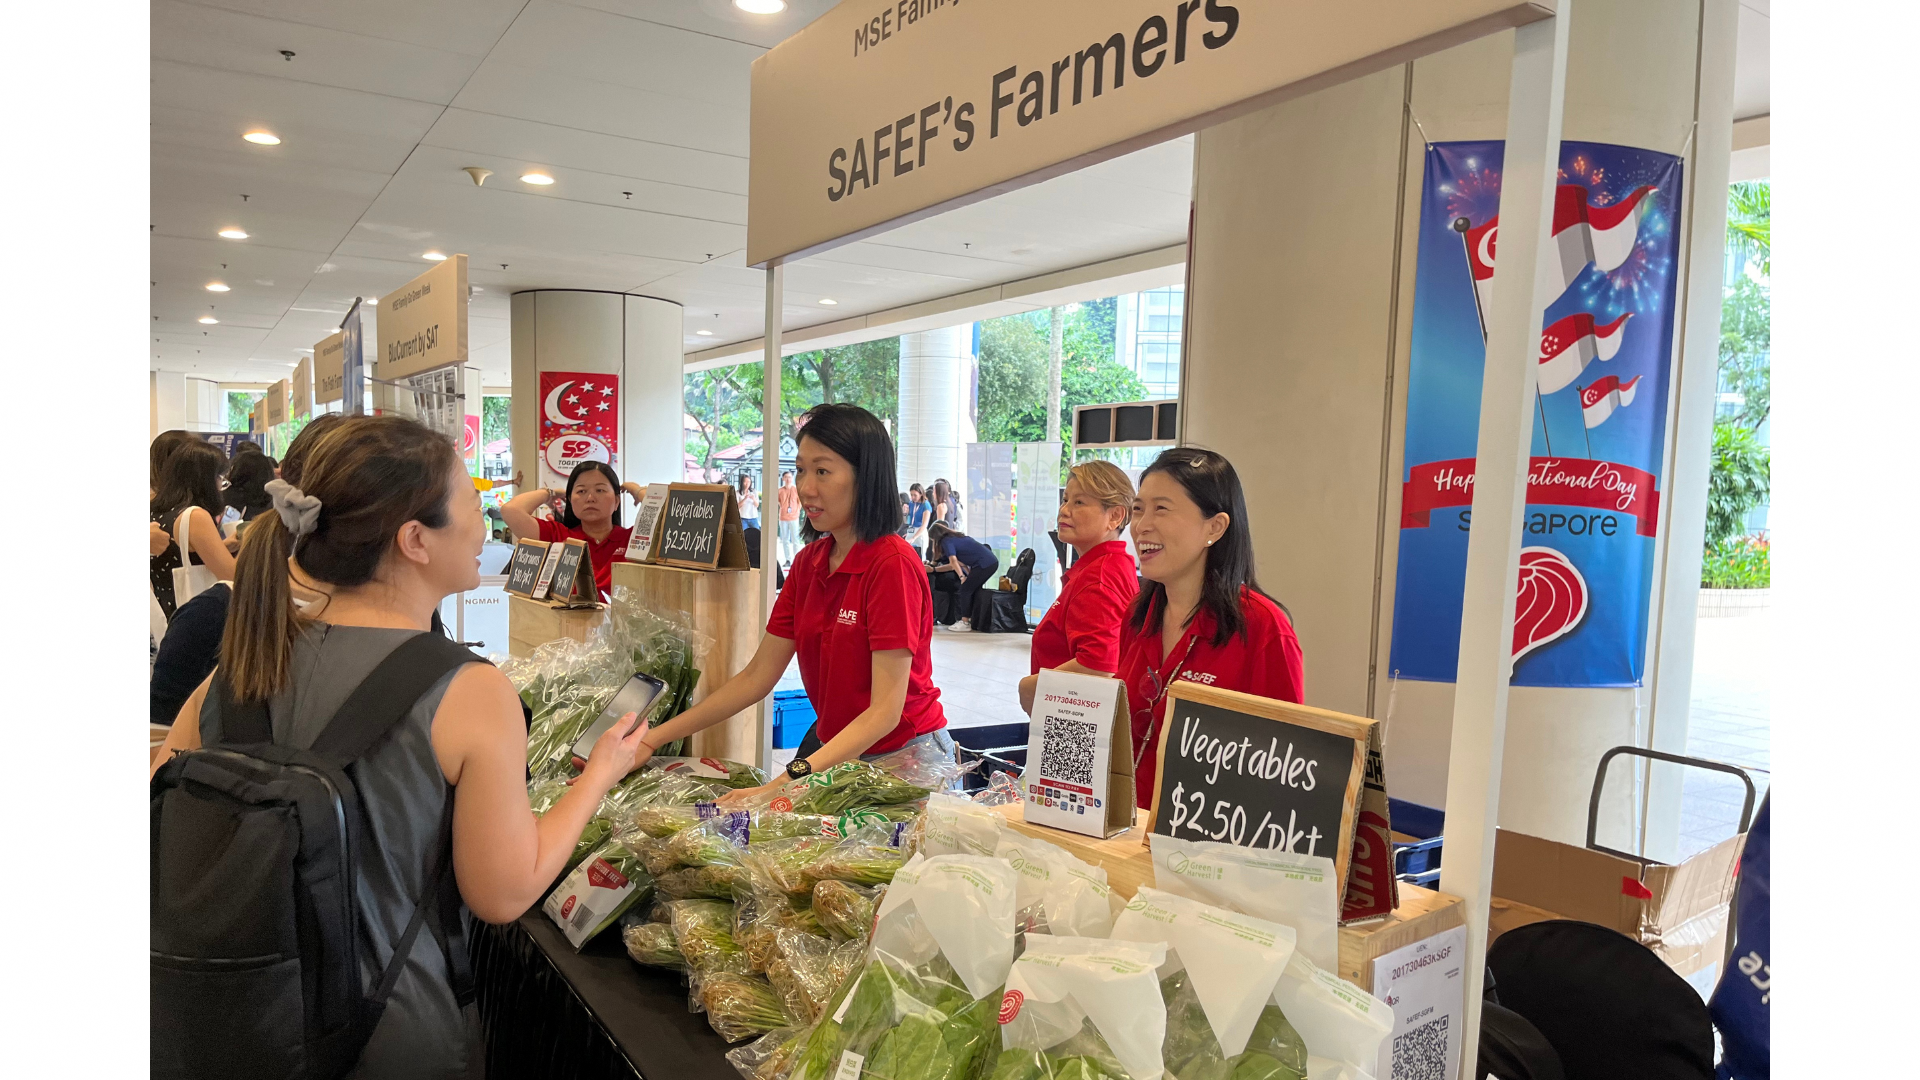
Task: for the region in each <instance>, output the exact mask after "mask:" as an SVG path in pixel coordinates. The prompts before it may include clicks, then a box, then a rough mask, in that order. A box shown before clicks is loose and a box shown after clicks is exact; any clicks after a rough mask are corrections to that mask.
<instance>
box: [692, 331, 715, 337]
mask: <svg viewBox="0 0 1920 1080" xmlns="http://www.w3.org/2000/svg"><path fill="white" fill-rule="evenodd" d="M694 333H696V334H698V335H700V336H701V337H712V336H713V331H711V330H695V331H694Z"/></svg>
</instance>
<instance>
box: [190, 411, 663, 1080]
mask: <svg viewBox="0 0 1920 1080" xmlns="http://www.w3.org/2000/svg"><path fill="white" fill-rule="evenodd" d="M302 481H303V483H304V484H305V485H306V487H305V489H304V490H302V489H301V488H300V487H296V486H294V485H291V484H288V483H287V482H286V481H284V480H282V481H279V482H276V484H275V485H274V487H273V489H272V490H273V492H274V509H275V511H276V512H275V513H273V514H268V515H264V516H263V517H261V518H260V519H259V520H258V521H256V522H255V523H254V524H252V525H250V526H248V532H247V536H246V543H245V544H244V545H243V546H242V548H241V552H242V555H241V566H240V573H239V576H238V577H237V578H236V579H235V581H234V603H233V607H232V612H231V615H230V618H231V621H232V626H231V628H230V629H231V632H230V633H229V634H228V635H227V637H226V641H225V644H224V646H223V649H222V653H221V657H220V666H219V672H218V676H217V677H219V678H222V679H224V680H225V682H226V684H227V685H228V686H229V687H230V688H231V691H232V695H233V700H236V701H240V702H265V703H266V705H267V709H268V716H269V721H270V724H271V730H272V733H273V738H274V741H275V742H276V743H280V744H284V745H296V746H304V745H310V744H311V743H312V742H313V740H314V739H315V737H316V736H317V735H318V734H319V732H320V730H321V729H322V728H323V727H324V726H325V725H326V724H327V722H328V720H329V719H330V718H331V717H332V715H333V712H334V711H335V710H336V709H337V708H338V707H339V706H340V704H341V703H342V702H344V701H345V700H346V699H347V697H348V696H349V695H350V694H351V693H352V691H353V689H354V688H355V687H356V686H357V685H358V684H359V683H360V682H362V681H363V680H364V679H365V678H366V677H367V676H368V675H369V674H371V673H372V672H373V671H374V670H375V669H376V668H377V667H378V666H379V665H380V663H381V662H382V661H384V660H385V659H386V658H387V657H388V656H389V655H391V654H392V653H393V650H395V649H397V648H399V647H400V646H401V645H402V644H403V643H405V642H407V641H409V640H411V639H412V638H414V637H415V636H417V635H419V634H421V633H424V632H427V626H428V621H429V618H430V616H431V613H432V612H433V611H435V610H437V609H438V608H439V606H440V602H441V601H442V600H443V599H444V598H446V597H447V596H450V595H452V594H454V593H457V592H463V591H467V590H470V589H474V588H477V587H478V586H479V584H480V568H479V563H480V549H481V545H482V543H483V542H484V540H485V534H484V532H483V530H482V521H481V517H480V494H479V492H477V491H475V490H474V487H473V482H472V480H471V479H470V478H469V477H468V476H467V472H466V468H465V466H464V464H463V463H462V462H461V461H460V458H459V455H458V454H457V452H456V451H455V450H454V448H453V446H452V444H451V443H450V442H449V441H448V440H447V439H446V438H444V437H442V436H440V435H438V434H435V433H434V432H432V431H429V430H428V429H426V428H425V427H422V426H421V425H419V424H417V423H414V422H413V421H411V420H407V419H403V418H401V417H398V416H356V417H352V418H350V419H348V420H347V421H345V422H344V423H343V424H342V425H341V426H340V427H338V428H337V429H335V430H334V431H331V432H329V433H327V435H326V436H325V437H324V438H322V439H320V440H319V442H318V444H317V445H315V446H314V447H313V448H312V452H311V454H310V455H309V456H308V458H307V461H306V464H305V469H304V471H303V473H302ZM296 558H297V559H298V560H299V563H300V565H302V566H304V567H306V568H307V570H308V572H309V573H311V574H313V575H314V576H315V577H316V578H317V579H318V580H319V581H321V582H322V583H324V584H325V586H326V587H327V589H328V591H329V599H328V600H327V603H326V605H325V608H324V610H323V611H322V612H319V613H317V614H318V616H319V617H313V616H309V615H307V614H304V613H302V612H300V611H298V610H296V609H295V608H294V607H293V606H292V605H291V604H289V603H288V602H287V597H288V582H287V567H288V565H289V564H290V563H291V562H292V561H293V560H294V559H296ZM322 619H324V621H322ZM212 683H213V679H212V678H209V679H208V680H207V682H205V683H202V684H201V686H200V688H199V689H197V690H195V691H194V693H193V695H192V696H191V697H190V698H188V700H187V703H186V705H185V706H184V707H183V708H182V709H181V711H180V716H179V719H178V720H177V721H176V722H175V723H174V725H173V729H172V731H170V732H169V733H168V735H167V741H166V744H165V745H164V746H163V747H162V748H161V752H160V753H159V754H158V755H156V756H155V758H154V763H153V769H154V771H157V770H158V769H159V768H160V766H161V765H163V764H164V763H166V761H167V760H169V759H170V758H171V757H172V756H173V753H174V752H176V751H181V750H193V749H198V748H200V747H202V746H205V745H218V744H219V742H220V741H221V737H222V733H223V730H224V726H223V717H222V715H221V712H222V709H221V703H222V702H221V695H218V694H214V693H211V692H210V691H211V688H212ZM646 733H647V727H646V725H645V724H643V723H637V722H636V717H635V716H634V715H633V714H632V713H628V714H627V715H626V716H624V717H622V718H621V719H620V721H619V722H618V723H616V724H615V725H614V726H613V728H612V729H611V730H610V731H608V732H607V733H606V734H605V735H603V736H601V738H600V740H599V741H598V742H597V743H595V744H594V747H593V750H592V752H591V753H590V754H589V756H588V758H587V764H586V769H585V770H584V771H583V772H582V773H581V775H580V777H579V779H578V780H577V781H576V782H575V783H574V784H573V785H572V787H570V788H569V789H568V790H567V792H566V793H565V794H564V795H563V796H562V797H561V798H560V801H559V802H558V803H557V804H555V806H554V807H553V808H552V809H551V810H548V811H547V812H546V813H545V814H542V815H539V816H537V817H536V816H535V815H534V813H533V811H532V808H531V807H530V805H529V803H528V801H527V782H526V768H527V735H526V726H525V722H524V721H523V719H522V714H521V711H520V700H519V696H518V694H516V693H515V691H514V688H513V684H512V683H510V682H508V681H507V679H506V677H505V676H504V675H502V674H501V673H500V671H499V669H497V668H495V667H494V666H493V665H491V664H488V663H485V662H483V661H480V660H479V659H478V658H477V657H476V658H475V659H474V662H473V663H469V664H463V665H461V666H460V667H458V668H456V669H455V670H453V671H452V672H450V673H449V674H447V675H446V676H445V677H443V678H442V679H441V680H440V681H439V682H438V683H436V684H435V685H434V686H433V687H432V688H431V689H429V690H428V691H427V692H426V693H425V694H423V695H421V696H420V698H419V699H418V700H416V701H415V702H414V703H413V706H412V708H411V710H410V711H409V713H408V714H407V716H406V718H405V719H403V720H402V721H401V722H400V723H399V724H398V725H397V726H396V727H395V729H394V730H393V731H392V732H391V733H390V734H389V735H388V736H387V737H386V738H385V739H383V740H382V741H381V742H380V743H378V744H376V746H375V747H374V748H373V749H372V750H370V751H368V752H367V753H366V754H364V755H363V756H361V757H360V759H359V760H358V761H357V762H356V763H355V765H354V766H353V768H354V770H355V772H354V777H355V780H356V781H357V785H358V787H359V791H360V799H361V802H360V810H361V812H362V814H363V816H364V824H363V826H362V832H361V840H360V842H359V843H358V844H357V850H356V851H355V853H354V857H355V859H356V860H357V865H358V868H359V875H360V893H359V896H360V904H359V909H358V910H357V911H355V912H352V913H350V914H349V917H352V918H356V919H358V920H360V921H361V923H362V925H364V926H365V927H366V928H367V932H366V933H365V935H364V936H363V937H362V939H361V942H362V945H361V947H362V950H363V954H364V958H365V959H364V963H363V965H362V970H363V972H365V973H367V974H366V977H367V978H368V979H369V980H370V979H371V978H372V976H373V974H375V973H378V972H379V971H381V970H382V969H383V968H384V967H385V966H386V964H387V963H388V962H389V960H390V959H391V952H392V948H393V946H392V944H391V943H392V942H395V941H398V940H399V939H400V938H401V937H402V936H403V933H404V931H405V928H406V926H407V924H408V922H409V921H410V920H411V918H412V916H413V914H414V910H415V907H416V905H415V898H417V897H421V896H423V895H427V887H426V885H427V883H426V882H425V880H424V879H425V877H426V872H427V871H426V868H427V867H428V865H429V864H430V863H434V862H439V861H441V860H444V859H446V858H449V857H450V858H451V859H452V863H453V870H454V878H455V880H456V882H457V883H458V888H459V896H460V899H461V900H462V901H464V903H465V906H466V907H467V908H469V909H471V911H472V913H473V914H474V915H475V916H477V917H478V918H480V919H482V920H484V921H486V922H489V923H493V924H495V925H504V924H506V923H510V922H512V921H514V920H515V919H518V918H519V917H520V916H521V915H523V914H525V913H526V912H527V910H528V909H530V908H531V907H532V906H533V905H534V904H536V903H538V902H539V900H540V898H541V896H543V895H545V893H546V891H547V890H548V889H549V888H550V887H551V886H552V885H553V882H554V880H555V879H556V878H558V877H559V876H560V873H561V871H562V870H563V869H565V867H566V865H567V859H568V857H569V856H570V855H571V854H572V853H573V849H574V845H575V844H577V843H578V842H579V839H580V834H581V832H582V831H584V830H585V828H586V825H587V823H588V821H589V820H591V819H592V817H593V814H594V812H595V809H596V808H597V807H598V805H599V803H600V801H601V799H603V798H604V797H605V796H606V793H607V792H608V791H610V790H612V788H613V786H614V785H615V784H617V783H619V782H620V780H622V779H623V778H624V777H625V776H626V775H627V773H628V772H629V771H630V770H631V769H632V768H633V767H634V765H635V755H636V753H637V751H638V749H639V746H640V743H641V740H642V739H643V738H644V737H645V736H646ZM448 800H452V803H451V806H452V811H453V812H452V825H453V835H452V840H451V848H448V847H444V846H442V845H446V844H447V843H448V840H447V839H446V838H445V834H444V833H443V832H442V831H441V826H440V822H441V820H442V816H443V811H444V810H445V808H446V807H447V806H448ZM436 849H437V854H436ZM162 872H163V871H162V869H161V868H160V867H158V866H156V867H155V868H154V873H155V874H156V875H159V874H161V873H162ZM178 872H179V871H178V870H176V871H175V873H178ZM400 970H401V971H402V972H403V974H402V976H401V978H400V980H399V982H398V983H397V984H396V985H395V986H394V988H393V993H392V996H391V997H390V998H389V999H388V1001H387V1007H386V1009H385V1010H384V1011H383V1012H382V1013H381V1014H380V1015H379V1018H378V1023H377V1025H376V1026H375V1028H374V1029H373V1033H372V1037H371V1038H370V1039H369V1040H368V1041H367V1044H366V1047H365V1049H364V1050H363V1051H362V1052H361V1055H360V1059H359V1061H358V1063H357V1064H356V1066H355V1067H354V1069H353V1071H352V1072H351V1074H350V1075H352V1076H354V1077H356V1078H358V1080H389V1078H393V1080H398V1078H406V1080H454V1078H457V1077H462V1076H466V1075H468V1072H467V1066H468V1063H469V1061H470V1060H471V1059H472V1057H473V1055H474V1054H477V1053H478V1052H479V1051H478V1049H477V1048H476V1047H475V1046H474V1045H473V1043H472V1041H471V1038H470V1031H471V1030H472V1028H471V1027H470V1025H471V1024H472V1020H471V1019H470V1016H469V1015H468V1014H463V1011H462V1007H461V1005H460V1002H459V1000H458V999H457V998H456V996H455V994H454V989H453V986H452V983H451V980H450V978H449V976H448V972H447V968H446V963H445V960H444V953H443V950H442V947H441V945H440V944H439V942H437V941H436V940H435V935H434V934H432V933H424V932H423V933H419V934H418V936H417V937H416V938H415V939H414V942H413V946H412V952H410V953H409V954H408V956H407V958H406V960H405V962H404V964H403V966H402V967H401V968H400ZM248 1004H249V1003H247V1002H234V1003H232V1007H233V1008H235V1009H240V1010H244V1009H245V1008H246V1007H247V1005H248ZM246 1020H247V1018H246V1017H245V1016H243V1015H235V1016H232V1017H226V1018H223V1019H222V1022H223V1023H232V1024H244V1023H246Z"/></svg>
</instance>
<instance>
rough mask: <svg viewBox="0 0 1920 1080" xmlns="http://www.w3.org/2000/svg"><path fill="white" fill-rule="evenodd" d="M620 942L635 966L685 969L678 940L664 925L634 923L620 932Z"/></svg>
mask: <svg viewBox="0 0 1920 1080" xmlns="http://www.w3.org/2000/svg"><path fill="white" fill-rule="evenodd" d="M620 940H621V943H622V944H624V945H625V946H626V947H627V955H628V956H629V957H632V958H633V962H634V963H636V964H645V965H647V966H648V967H663V968H671V969H672V970H674V971H685V970H686V969H687V958H686V957H685V956H684V955H682V954H681V952H680V942H679V939H677V938H675V937H674V936H673V927H671V926H669V925H667V924H666V923H657V922H642V923H635V924H633V925H632V926H628V927H627V928H625V929H624V930H622V931H621V932H620Z"/></svg>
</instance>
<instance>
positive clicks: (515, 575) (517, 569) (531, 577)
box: [506, 540, 547, 600]
mask: <svg viewBox="0 0 1920 1080" xmlns="http://www.w3.org/2000/svg"><path fill="white" fill-rule="evenodd" d="M545 561H547V545H546V544H545V543H543V542H542V541H539V540H522V541H520V542H519V543H517V544H515V545H513V560H512V561H511V562H509V563H508V564H507V588H506V591H507V592H509V593H512V594H513V595H515V596H524V597H526V598H527V599H529V600H531V599H532V598H533V587H534V586H535V585H536V584H538V583H539V581H540V564H541V563H543V562H545Z"/></svg>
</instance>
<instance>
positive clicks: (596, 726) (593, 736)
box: [573, 675, 667, 761]
mask: <svg viewBox="0 0 1920 1080" xmlns="http://www.w3.org/2000/svg"><path fill="white" fill-rule="evenodd" d="M666 688H667V684H666V683H663V682H661V681H660V680H659V679H656V678H654V677H653V676H651V675H635V676H634V677H633V678H631V679H628V680H627V685H625V686H623V687H621V688H620V692H619V693H617V694H615V695H613V700H612V701H610V702H608V703H607V707H606V709H605V710H603V711H602V712H601V713H600V718H599V719H597V720H595V721H594V722H593V723H592V724H589V725H588V726H587V730H586V734H584V735H581V736H580V741H579V742H576V743H574V744H573V756H574V758H575V760H578V761H585V760H587V755H588V754H591V753H593V744H594V743H596V742H599V741H600V736H602V735H604V734H606V732H607V729H608V728H611V727H612V726H613V725H615V724H617V723H619V722H620V718H621V717H623V716H625V715H627V714H628V713H638V714H640V719H642V720H645V719H646V718H647V709H648V708H649V707H651V706H652V705H653V699H655V698H657V697H659V696H660V692H661V691H663V690H665V689H666Z"/></svg>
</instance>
